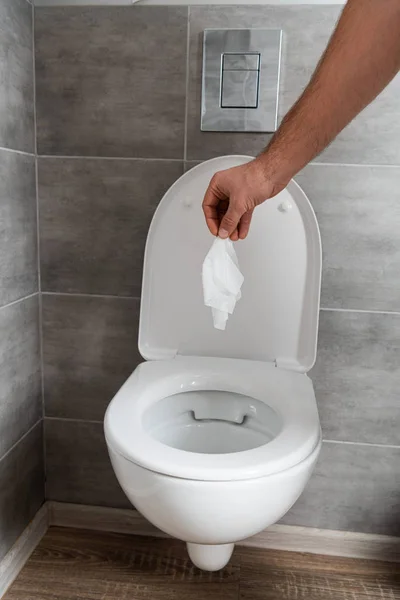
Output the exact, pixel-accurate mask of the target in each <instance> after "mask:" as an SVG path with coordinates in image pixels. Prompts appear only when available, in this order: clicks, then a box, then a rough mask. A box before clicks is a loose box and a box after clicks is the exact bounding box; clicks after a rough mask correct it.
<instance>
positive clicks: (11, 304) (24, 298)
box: [0, 291, 39, 310]
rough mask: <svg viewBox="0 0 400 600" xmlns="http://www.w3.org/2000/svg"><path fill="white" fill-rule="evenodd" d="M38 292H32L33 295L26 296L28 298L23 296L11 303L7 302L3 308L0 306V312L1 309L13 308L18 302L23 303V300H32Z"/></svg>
mask: <svg viewBox="0 0 400 600" xmlns="http://www.w3.org/2000/svg"><path fill="white" fill-rule="evenodd" d="M38 295H39V292H38V291H36V292H33V294H28V296H24V297H23V298H18V300H13V301H12V302H9V303H8V304H4V305H3V306H0V310H3V308H9V307H10V306H14V304H18V303H19V302H23V301H24V300H29V298H33V297H34V296H38Z"/></svg>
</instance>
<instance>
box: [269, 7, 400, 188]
mask: <svg viewBox="0 0 400 600" xmlns="http://www.w3.org/2000/svg"><path fill="white" fill-rule="evenodd" d="M399 69H400V0H349V2H348V4H347V5H346V7H345V9H344V11H343V13H342V16H341V18H340V20H339V22H338V25H337V28H336V30H335V32H334V34H333V36H332V38H331V40H330V43H329V45H328V47H327V49H326V51H325V53H324V55H323V56H322V58H321V60H320V63H319V65H318V67H317V69H316V71H315V73H314V75H313V77H312V79H311V81H310V83H309V85H308V86H307V88H306V89H305V91H304V93H303V94H302V96H301V97H300V99H299V100H298V101H297V102H296V104H295V105H294V106H293V108H292V109H291V110H290V111H289V113H288V114H287V115H286V117H285V119H284V120H283V122H282V125H281V127H280V128H279V131H277V133H276V135H275V136H274V137H273V139H272V141H271V143H270V145H269V147H268V149H267V150H266V151H265V152H264V153H263V155H262V156H261V157H260V159H261V160H262V161H265V168H266V173H268V172H270V173H271V176H274V171H276V174H279V178H283V181H284V182H285V183H287V182H288V181H289V179H290V178H291V177H293V175H295V174H296V173H297V172H298V171H300V169H302V168H303V167H304V166H305V165H306V164H307V163H308V162H309V161H310V160H312V159H313V158H314V157H315V156H316V155H317V154H319V153H320V152H321V151H322V150H323V149H324V148H326V146H327V145H328V144H329V143H330V142H331V141H332V140H333V139H334V138H335V137H336V136H337V135H338V133H340V131H341V130H342V129H343V128H344V127H345V126H346V125H347V124H348V123H350V121H352V119H353V118H354V117H355V116H356V115H357V114H358V113H359V112H361V111H362V109H363V108H365V107H366V106H367V105H368V104H369V103H370V102H372V100H374V98H376V96H377V95H378V94H379V93H380V92H381V91H382V90H383V89H384V88H385V87H386V85H387V84H388V83H389V82H390V81H391V80H392V79H393V77H394V76H395V75H396V73H397V72H398V70H399ZM399 102H400V98H399ZM399 143H400V141H399Z"/></svg>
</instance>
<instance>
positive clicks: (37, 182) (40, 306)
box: [32, 3, 47, 493]
mask: <svg viewBox="0 0 400 600" xmlns="http://www.w3.org/2000/svg"><path fill="white" fill-rule="evenodd" d="M32 61H33V65H32V67H33V123H34V136H35V139H34V148H35V188H36V243H37V273H38V292H39V352H40V391H41V400H42V403H41V404H42V420H43V419H44V416H45V404H44V359H43V309H42V304H43V303H42V273H41V252H40V210H39V165H38V145H37V101H36V47H35V7H34V5H33V3H32ZM42 453H43V469H44V476H45V485H46V472H47V470H46V436H45V432H44V425H43V447H42ZM43 492H44V493H45V490H43Z"/></svg>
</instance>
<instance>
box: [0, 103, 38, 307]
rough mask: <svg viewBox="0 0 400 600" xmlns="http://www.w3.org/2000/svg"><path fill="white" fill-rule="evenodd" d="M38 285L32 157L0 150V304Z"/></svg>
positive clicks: (22, 295) (15, 298)
mask: <svg viewBox="0 0 400 600" xmlns="http://www.w3.org/2000/svg"><path fill="white" fill-rule="evenodd" d="M0 97H1V93H0ZM0 101H1V100H0ZM0 121H1V117H0ZM37 289H38V274H37V222H36V184H35V159H34V158H33V157H31V156H25V155H22V154H17V153H15V152H8V151H6V150H0V306H2V305H4V304H7V303H9V302H12V301H14V300H17V299H18V298H22V297H24V296H27V295H29V294H32V293H34V292H35V291H37Z"/></svg>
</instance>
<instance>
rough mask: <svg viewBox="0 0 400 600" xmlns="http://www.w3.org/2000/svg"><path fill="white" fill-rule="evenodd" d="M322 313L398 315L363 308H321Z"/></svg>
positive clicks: (397, 313)
mask: <svg viewBox="0 0 400 600" xmlns="http://www.w3.org/2000/svg"><path fill="white" fill-rule="evenodd" d="M321 311H322V312H343V313H365V314H369V315H400V312H399V311H396V310H367V309H364V308H321Z"/></svg>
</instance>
